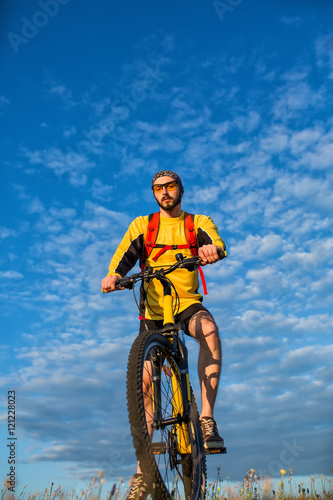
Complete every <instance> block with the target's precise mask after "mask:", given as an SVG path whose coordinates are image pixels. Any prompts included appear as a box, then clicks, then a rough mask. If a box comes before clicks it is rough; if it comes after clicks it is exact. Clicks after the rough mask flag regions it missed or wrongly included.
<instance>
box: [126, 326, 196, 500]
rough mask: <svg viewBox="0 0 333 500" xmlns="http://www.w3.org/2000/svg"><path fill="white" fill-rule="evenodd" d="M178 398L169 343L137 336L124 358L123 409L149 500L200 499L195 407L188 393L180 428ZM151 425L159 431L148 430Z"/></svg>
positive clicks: (150, 335)
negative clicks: (148, 492) (188, 400)
mask: <svg viewBox="0 0 333 500" xmlns="http://www.w3.org/2000/svg"><path fill="white" fill-rule="evenodd" d="M156 395H158V397H156ZM182 397H183V395H182V391H181V382H180V371H179V368H178V365H177V363H176V361H175V358H174V356H173V354H172V345H171V343H170V342H169V341H168V340H167V339H166V338H165V337H164V336H162V335H160V334H158V333H153V332H147V333H144V334H140V335H139V336H138V337H137V339H136V340H135V342H134V344H133V346H132V349H131V352H130V355H129V361H128V367H127V405H128V413H129V421H130V426H131V433H132V438H133V444H134V448H135V452H136V456H137V459H138V462H139V464H140V468H141V471H142V472H143V474H144V476H145V481H146V482H147V484H148V488H149V491H150V496H151V498H152V499H155V500H157V499H158V500H160V499H165V500H171V499H181V500H183V499H186V500H203V499H204V498H205V483H206V457H205V451H204V446H203V440H202V432H201V425H200V421H199V416H198V411H197V406H196V403H195V399H194V395H193V393H192V390H191V405H190V411H189V418H188V420H187V422H183V421H182V417H183V400H182ZM157 419H158V420H159V421H160V424H161V425H159V426H158V427H159V428H158V429H155V430H153V427H152V424H153V423H154V422H155V424H156V420H157ZM176 419H178V422H177V423H175V420H176Z"/></svg>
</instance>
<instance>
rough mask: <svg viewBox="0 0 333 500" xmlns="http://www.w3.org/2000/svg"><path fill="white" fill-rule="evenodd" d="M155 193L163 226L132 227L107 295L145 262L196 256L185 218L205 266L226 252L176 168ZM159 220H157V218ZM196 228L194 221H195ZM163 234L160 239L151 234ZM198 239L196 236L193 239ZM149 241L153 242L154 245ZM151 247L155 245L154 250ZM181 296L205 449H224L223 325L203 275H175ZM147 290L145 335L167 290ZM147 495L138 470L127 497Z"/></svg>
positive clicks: (115, 260)
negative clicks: (217, 416) (192, 207)
mask: <svg viewBox="0 0 333 500" xmlns="http://www.w3.org/2000/svg"><path fill="white" fill-rule="evenodd" d="M152 190H153V194H154V197H155V199H156V202H157V203H158V205H159V213H158V214H156V216H157V222H156V221H155V222H152V217H151V216H140V217H137V218H136V219H134V221H133V222H132V223H131V224H130V226H129V228H128V230H127V232H126V234H125V236H124V238H123V240H122V241H121V243H120V245H119V247H118V248H117V250H116V252H115V254H114V256H113V257H112V259H111V263H110V267H109V273H108V275H107V276H106V277H105V278H104V279H103V280H102V291H103V292H111V291H114V290H115V285H116V283H117V281H118V280H120V279H121V278H122V277H124V276H125V275H126V274H127V273H128V272H129V271H130V270H131V269H132V268H133V267H134V265H135V264H136V262H137V260H138V259H140V260H141V261H143V262H144V265H146V266H149V267H150V266H156V265H158V266H159V265H161V266H163V265H164V266H167V265H170V264H173V263H174V262H175V260H176V259H175V255H176V254H177V253H179V252H181V253H182V254H183V255H184V256H188V257H190V256H192V254H193V248H190V247H191V246H192V247H193V240H192V243H191V242H190V243H188V241H187V237H186V234H185V233H186V224H185V219H186V220H189V219H190V218H191V220H192V227H191V226H189V227H188V228H187V229H188V230H189V232H191V231H192V232H193V229H194V231H195V235H196V244H197V247H198V248H197V254H198V255H199V257H201V259H202V265H203V266H204V265H207V264H213V263H214V262H216V261H217V260H218V259H219V255H218V251H220V252H224V254H225V255H226V253H225V244H224V242H223V240H222V238H221V237H220V236H219V234H218V229H217V227H216V226H215V224H214V223H213V221H212V219H211V218H210V217H207V216H204V215H194V216H192V217H191V216H190V215H189V214H186V213H185V212H184V211H183V210H182V207H181V202H182V196H183V193H184V188H183V184H182V181H181V179H180V177H179V176H178V175H177V174H176V173H175V172H172V171H170V170H162V171H160V172H158V173H157V174H156V175H155V176H154V178H153V180H152ZM156 216H155V219H156ZM189 224H190V223H189ZM154 232H155V234H156V233H157V237H156V239H155V241H154V242H153V240H150V238H151V236H150V235H148V233H154ZM192 237H193V236H192ZM148 240H149V241H148ZM148 245H150V246H148ZM171 281H172V282H173V284H174V286H175V288H176V290H177V292H178V294H179V297H180V307H179V312H178V314H177V315H176V317H175V320H176V321H177V322H178V321H182V322H183V323H184V324H185V333H187V334H188V335H190V336H191V337H193V338H195V339H196V340H197V341H198V342H199V356H198V375H199V380H200V386H201V399H202V409H201V413H200V420H201V426H202V431H203V439H204V444H205V448H208V449H219V448H222V447H224V442H223V439H222V437H221V436H220V435H219V433H218V429H217V425H216V422H215V420H214V417H213V410H214V404H215V400H216V396H217V390H218V382H219V378H220V371H221V342H220V337H219V332H218V328H217V325H216V323H215V321H214V319H213V317H212V315H211V314H210V312H209V311H208V310H207V309H206V308H205V307H204V306H203V305H202V295H201V294H199V293H198V287H199V281H198V271H196V272H188V271H187V270H185V269H177V270H176V271H175V272H174V273H172V275H171ZM144 295H145V293H144V292H143V290H142V287H141V302H140V304H141V310H140V333H141V332H143V331H145V330H152V329H154V328H161V326H163V320H161V318H162V317H163V311H162V308H161V306H162V295H163V292H162V286H161V284H160V283H159V282H158V281H154V282H153V284H152V286H150V287H149V289H148V291H147V296H144ZM138 490H139V491H140V495H141V496H140V498H144V497H145V483H144V480H143V476H142V474H141V471H140V467H139V466H138V472H137V474H135V476H133V478H132V488H131V491H130V493H129V495H128V497H127V498H132V496H131V494H132V495H133V498H136V496H135V495H136V494H137V491H138Z"/></svg>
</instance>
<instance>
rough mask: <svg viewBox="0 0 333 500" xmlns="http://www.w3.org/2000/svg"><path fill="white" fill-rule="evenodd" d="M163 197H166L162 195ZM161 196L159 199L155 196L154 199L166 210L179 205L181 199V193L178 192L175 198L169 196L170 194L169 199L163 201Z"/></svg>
mask: <svg viewBox="0 0 333 500" xmlns="http://www.w3.org/2000/svg"><path fill="white" fill-rule="evenodd" d="M163 198H166V197H163ZM163 198H162V199H161V201H158V199H157V198H156V196H155V200H156V201H157V204H158V205H159V206H160V207H161V208H163V210H166V211H168V210H172V209H173V208H174V207H176V206H177V205H179V203H180V202H181V200H182V195H181V193H178V196H177V197H176V198H175V199H173V198H171V196H170V199H169V200H168V201H166V200H164V201H163Z"/></svg>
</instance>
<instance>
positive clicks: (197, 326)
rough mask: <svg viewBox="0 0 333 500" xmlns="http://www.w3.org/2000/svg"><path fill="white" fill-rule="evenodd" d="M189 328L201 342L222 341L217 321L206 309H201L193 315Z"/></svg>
mask: <svg viewBox="0 0 333 500" xmlns="http://www.w3.org/2000/svg"><path fill="white" fill-rule="evenodd" d="M189 329H190V333H191V335H192V336H193V337H195V338H196V339H197V340H198V341H199V342H200V343H201V342H204V343H208V342H215V343H216V342H218V343H220V336H219V330H218V327H217V324H216V323H215V321H214V318H213V316H212V315H211V314H209V313H208V312H206V311H200V312H198V313H196V314H195V315H194V316H193V317H192V319H191V321H190V325H189Z"/></svg>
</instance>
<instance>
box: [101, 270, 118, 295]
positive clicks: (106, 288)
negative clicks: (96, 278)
mask: <svg viewBox="0 0 333 500" xmlns="http://www.w3.org/2000/svg"><path fill="white" fill-rule="evenodd" d="M119 280H121V277H120V276H116V275H115V274H112V275H110V276H106V277H105V278H104V279H103V280H102V292H103V293H109V292H114V291H115V289H116V283H117V281H119Z"/></svg>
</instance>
